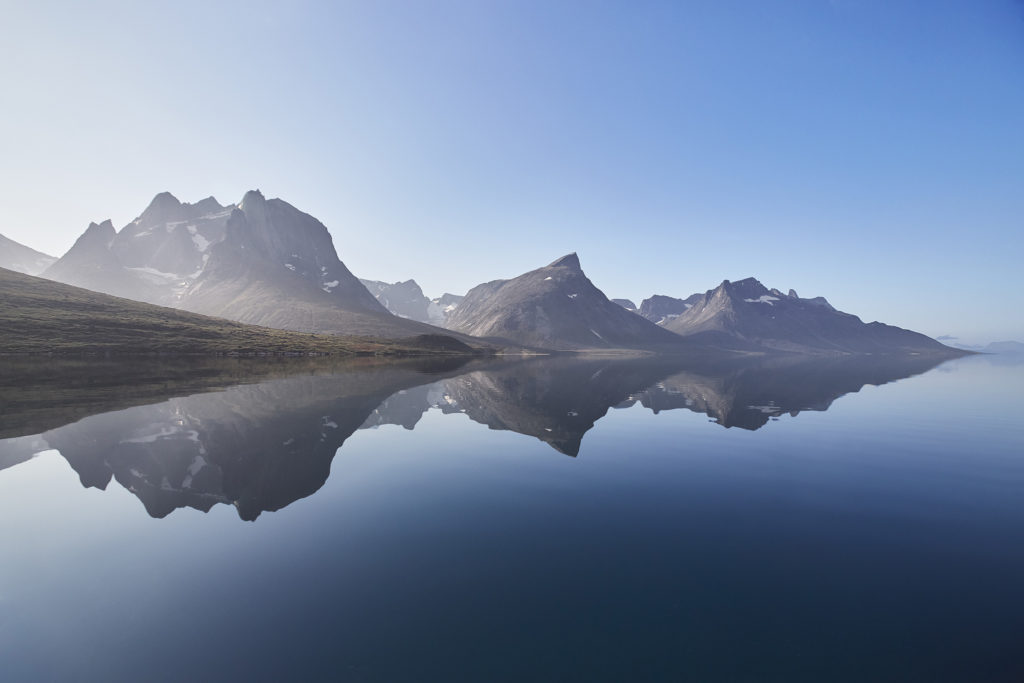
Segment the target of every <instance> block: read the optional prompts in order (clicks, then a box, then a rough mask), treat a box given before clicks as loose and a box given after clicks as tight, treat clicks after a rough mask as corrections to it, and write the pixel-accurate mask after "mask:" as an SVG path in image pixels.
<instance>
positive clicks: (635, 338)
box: [446, 254, 681, 350]
mask: <svg viewBox="0 0 1024 683" xmlns="http://www.w3.org/2000/svg"><path fill="white" fill-rule="evenodd" d="M446 326H447V327H448V328H449V329H452V330H457V331H459V332H464V333H466V334H471V335H474V336H478V337H490V338H498V339H505V340H511V341H513V342H515V343H519V344H525V345H527V346H533V347H539V348H544V349H552V350H572V349H576V350H579V349H600V348H629V349H654V348H663V349H670V348H676V349H678V348H680V347H681V344H680V343H679V339H678V337H677V336H675V335H673V334H670V333H668V332H667V331H666V330H663V329H662V328H660V327H658V326H657V325H655V324H654V323H651V322H650V321H647V320H644V319H643V318H641V317H640V316H638V315H636V314H635V313H630V312H629V311H627V310H626V309H624V308H623V307H622V306H619V305H617V304H614V303H612V302H611V301H609V300H608V298H607V297H606V296H605V295H604V294H603V293H602V292H601V290H599V289H598V288H597V287H595V286H594V285H593V283H591V281H590V280H589V279H588V278H587V276H586V275H585V274H584V273H583V270H582V269H581V267H580V262H579V258H578V257H577V256H576V254H569V255H567V256H563V257H562V258H560V259H558V260H556V261H554V262H553V263H551V264H550V265H548V266H545V267H543V268H538V269H537V270H532V271H530V272H528V273H525V274H523V275H520V276H519V277H516V278H513V279H511V280H495V281H493V282H487V283H484V284H482V285H477V286H476V287H474V288H473V289H471V290H470V291H469V292H468V293H467V294H466V298H465V299H463V300H462V303H461V304H459V306H458V307H457V308H456V309H455V310H454V311H452V313H451V315H450V316H449V318H448V321H447V323H446Z"/></svg>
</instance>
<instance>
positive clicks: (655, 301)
mask: <svg viewBox="0 0 1024 683" xmlns="http://www.w3.org/2000/svg"><path fill="white" fill-rule="evenodd" d="M698 298H699V295H698V294H694V295H693V296H691V297H690V298H689V299H676V298H675V297H671V296H664V295H662V294H655V295H654V296H652V297H650V298H649V299H644V300H643V301H641V302H640V308H639V310H637V313H639V314H640V315H641V316H643V317H644V318H647V319H648V320H650V321H651V322H652V323H657V324H658V325H664V324H665V323H666V322H668V321H669V320H671V319H672V318H675V317H676V316H678V315H680V314H682V313H686V311H687V310H688V309H689V308H690V307H691V306H693V304H694V303H695V302H696V300H697V299H698Z"/></svg>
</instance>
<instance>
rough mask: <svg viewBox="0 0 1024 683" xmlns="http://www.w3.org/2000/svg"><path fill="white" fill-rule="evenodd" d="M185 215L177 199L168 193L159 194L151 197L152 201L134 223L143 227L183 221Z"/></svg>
mask: <svg viewBox="0 0 1024 683" xmlns="http://www.w3.org/2000/svg"><path fill="white" fill-rule="evenodd" d="M185 214H186V210H185V207H184V205H183V204H182V203H181V202H180V201H178V198H177V197H175V196H174V195H173V194H171V193H170V192H161V193H160V194H158V195H157V196H155V197H153V201H151V202H150V203H149V206H147V207H146V210H145V211H143V212H142V215H140V216H139V217H138V218H136V219H135V222H136V223H139V224H145V225H153V224H157V223H167V222H169V221H179V220H185V218H186V216H185Z"/></svg>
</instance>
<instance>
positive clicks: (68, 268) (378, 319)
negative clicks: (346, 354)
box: [42, 190, 450, 339]
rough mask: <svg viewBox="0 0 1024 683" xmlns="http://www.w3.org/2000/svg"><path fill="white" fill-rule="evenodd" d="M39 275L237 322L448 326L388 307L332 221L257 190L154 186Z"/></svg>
mask: <svg viewBox="0 0 1024 683" xmlns="http://www.w3.org/2000/svg"><path fill="white" fill-rule="evenodd" d="M42 276H43V277H45V278H48V279H52V280H56V281H58V282H63V283H66V284H70V285H75V286H78V287H83V288H86V289H91V290H94V291H97V292H102V293H106V294H112V295H114V296H120V297H124V298H130V299H135V300H138V301H143V302H146V303H153V304H158V305H162V306H170V307H173V308H179V309H183V310H186V311H191V312H194V313H202V314H205V315H211V316H217V317H221V318H227V319H229V320H234V321H237V322H242V323H248V324H253V325H261V326H264V327H273V328H278V329H284V330H292V331H298V332H311V333H322V334H343V335H348V336H362V337H377V338H387V339H396V338H409V337H414V336H418V335H436V334H449V335H450V333H445V332H444V331H443V330H441V329H439V328H437V327H432V326H429V325H424V324H421V323H419V322H417V321H414V320H409V319H406V318H401V317H398V316H395V315H393V314H391V313H390V312H389V311H388V310H387V309H386V308H385V307H384V306H383V305H382V304H381V303H380V302H379V301H377V299H376V298H375V297H374V296H373V295H372V294H370V292H369V291H367V289H366V287H365V286H363V284H362V283H360V282H359V280H358V279H357V278H356V277H355V276H354V275H353V274H352V273H351V272H350V271H349V269H348V268H347V267H346V266H345V264H344V263H342V261H341V260H340V259H339V258H338V254H337V252H336V251H335V249H334V243H333V240H332V238H331V235H330V233H329V232H328V231H327V228H326V227H325V226H324V225H323V224H322V223H321V222H320V221H318V220H316V219H315V218H313V217H312V216H310V215H309V214H306V213H303V212H302V211H299V210H298V209H296V208H295V207H293V206H292V205H291V204H288V203H287V202H285V201H282V200H280V199H269V200H268V199H266V198H265V197H264V196H263V194H262V193H260V192H259V191H258V190H252V191H249V192H247V193H246V194H245V196H244V197H243V198H242V201H241V202H239V203H238V204H237V205H229V206H223V205H221V204H220V203H219V202H217V200H215V199H214V198H212V197H208V198H207V199H204V200H202V201H200V202H197V203H196V204H187V203H182V202H180V201H178V200H177V199H176V198H175V197H174V196H173V195H171V194H170V193H167V192H164V193H161V194H158V195H157V196H156V197H155V198H154V199H153V201H152V202H151V203H150V205H149V206H148V207H147V208H146V209H145V210H144V211H143V212H142V213H141V214H140V215H139V217H138V218H136V219H135V220H134V221H132V222H131V223H129V224H128V225H126V226H125V227H124V228H122V229H121V230H120V231H118V230H116V229H115V228H114V226H113V225H112V223H111V222H110V221H104V222H102V223H99V224H97V223H92V224H90V225H89V227H88V228H87V229H86V231H85V232H84V233H83V234H82V236H81V237H79V238H78V240H77V241H76V242H75V244H74V245H73V246H72V247H71V249H70V250H68V252H67V253H66V254H64V255H63V256H62V257H61V258H60V259H59V260H58V261H57V262H56V263H54V264H53V265H51V266H50V267H49V268H47V269H46V270H45V271H43V273H42Z"/></svg>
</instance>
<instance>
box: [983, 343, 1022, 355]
mask: <svg viewBox="0 0 1024 683" xmlns="http://www.w3.org/2000/svg"><path fill="white" fill-rule="evenodd" d="M982 352H983V353H1024V343H1021V342H1019V341H1001V342H992V343H991V344H989V345H988V346H986V347H985V348H984V349H982Z"/></svg>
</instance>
